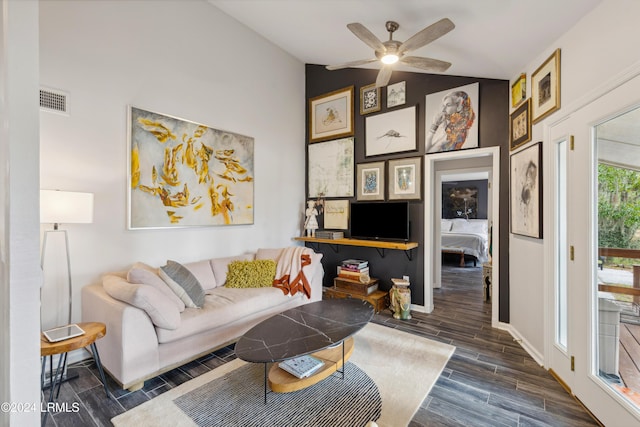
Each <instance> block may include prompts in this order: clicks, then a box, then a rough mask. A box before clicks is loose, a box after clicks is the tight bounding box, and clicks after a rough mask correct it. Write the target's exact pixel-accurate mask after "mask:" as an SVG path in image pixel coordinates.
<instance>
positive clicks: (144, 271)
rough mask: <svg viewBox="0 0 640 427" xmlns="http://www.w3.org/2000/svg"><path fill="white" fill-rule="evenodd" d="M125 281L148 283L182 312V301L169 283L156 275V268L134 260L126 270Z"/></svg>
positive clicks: (183, 306) (183, 307)
mask: <svg viewBox="0 0 640 427" xmlns="http://www.w3.org/2000/svg"><path fill="white" fill-rule="evenodd" d="M127 281H129V282H131V283H138V284H141V285H149V286H151V287H154V288H156V289H157V290H159V291H160V292H162V293H163V294H164V295H165V296H166V297H168V298H169V299H170V300H171V302H173V303H174V304H175V305H176V307H178V310H179V311H180V312H181V313H182V312H183V311H184V309H185V305H184V302H182V300H181V299H180V298H178V296H177V295H176V294H175V293H174V292H173V291H172V290H171V288H170V287H169V285H167V283H166V282H165V281H164V280H162V278H161V277H160V276H158V269H157V268H153V267H151V266H149V265H147V264H145V263H143V262H136V263H135V264H133V267H131V269H130V270H129V271H128V272H127Z"/></svg>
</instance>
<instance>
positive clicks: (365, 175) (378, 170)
mask: <svg viewBox="0 0 640 427" xmlns="http://www.w3.org/2000/svg"><path fill="white" fill-rule="evenodd" d="M356 181H357V186H358V191H357V199H358V200H384V162H374V163H360V164H359V165H357V176H356Z"/></svg>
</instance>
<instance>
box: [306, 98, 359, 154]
mask: <svg viewBox="0 0 640 427" xmlns="http://www.w3.org/2000/svg"><path fill="white" fill-rule="evenodd" d="M351 135H353V86H349V87H346V88H343V89H338V90H336V91H333V92H331V93H327V94H324V95H320V96H316V97H315V98H311V99H309V142H318V141H325V140H327V139H335V138H342V137H345V136H351Z"/></svg>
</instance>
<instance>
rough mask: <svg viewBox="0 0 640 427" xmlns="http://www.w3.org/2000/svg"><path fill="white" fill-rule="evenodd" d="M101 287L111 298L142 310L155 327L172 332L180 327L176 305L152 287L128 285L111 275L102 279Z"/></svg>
mask: <svg viewBox="0 0 640 427" xmlns="http://www.w3.org/2000/svg"><path fill="white" fill-rule="evenodd" d="M102 286H103V287H104V290H105V292H106V293H108V294H109V295H110V296H111V297H112V298H115V299H117V300H119V301H122V302H126V303H127V304H130V305H132V306H134V307H137V308H139V309H141V310H144V311H145V312H146V313H147V314H148V315H149V317H150V318H151V322H153V324H154V325H156V326H157V327H159V328H163V329H168V330H173V329H176V328H177V327H178V326H179V325H180V311H179V310H178V308H177V307H176V305H175V304H174V303H173V302H171V300H170V299H169V297H167V296H165V295H164V294H162V292H160V291H159V290H157V289H155V288H154V287H152V286H149V285H141V284H137V283H129V282H127V281H126V280H125V279H124V278H122V277H118V276H116V275H113V274H107V275H105V276H104V277H103V279H102Z"/></svg>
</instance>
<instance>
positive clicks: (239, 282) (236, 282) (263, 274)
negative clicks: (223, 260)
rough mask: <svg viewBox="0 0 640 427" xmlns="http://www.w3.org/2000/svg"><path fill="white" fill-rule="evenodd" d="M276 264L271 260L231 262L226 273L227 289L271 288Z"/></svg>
mask: <svg viewBox="0 0 640 427" xmlns="http://www.w3.org/2000/svg"><path fill="white" fill-rule="evenodd" d="M275 277H276V262H275V261H274V260H272V259H259V260H255V261H232V262H230V263H229V271H228V272H227V283H226V284H225V286H226V287H227V288H263V287H267V286H273V279H274V278H275Z"/></svg>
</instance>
